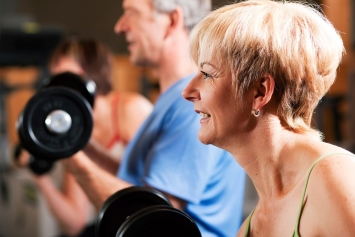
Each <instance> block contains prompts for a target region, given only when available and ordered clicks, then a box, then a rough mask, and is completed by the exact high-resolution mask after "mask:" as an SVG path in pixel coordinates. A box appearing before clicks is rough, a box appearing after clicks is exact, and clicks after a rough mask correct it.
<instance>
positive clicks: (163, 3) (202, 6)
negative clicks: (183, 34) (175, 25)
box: [153, 0, 212, 31]
mask: <svg viewBox="0 0 355 237" xmlns="http://www.w3.org/2000/svg"><path fill="white" fill-rule="evenodd" d="M153 7H154V9H155V10H156V11H157V12H161V13H168V12H172V11H173V10H174V9H176V7H181V9H182V11H183V13H184V22H185V27H186V29H187V30H188V31H190V30H191V29H192V28H193V27H194V26H195V25H196V24H197V23H198V22H199V21H201V19H202V18H203V17H205V16H206V15H207V14H208V13H209V12H210V11H211V8H212V3H211V0H153Z"/></svg>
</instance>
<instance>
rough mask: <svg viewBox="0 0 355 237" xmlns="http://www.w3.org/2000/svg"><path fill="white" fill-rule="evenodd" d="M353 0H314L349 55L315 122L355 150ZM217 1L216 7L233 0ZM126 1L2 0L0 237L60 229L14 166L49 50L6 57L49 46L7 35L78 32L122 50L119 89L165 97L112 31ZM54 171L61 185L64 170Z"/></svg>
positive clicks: (330, 138) (39, 236)
mask: <svg viewBox="0 0 355 237" xmlns="http://www.w3.org/2000/svg"><path fill="white" fill-rule="evenodd" d="M353 1H354V0H319V1H315V2H316V3H318V4H321V6H322V9H323V11H324V13H325V14H326V16H327V17H328V18H329V19H330V21H331V22H332V23H333V24H334V25H335V27H336V28H337V29H338V30H339V31H340V32H341V36H342V38H343V40H344V44H345V47H346V50H347V54H346V55H345V56H344V58H343V62H342V64H341V66H340V68H339V70H338V76H337V79H336V82H335V84H334V85H333V87H332V88H331V90H330V91H329V93H328V94H327V95H326V96H325V97H324V98H323V100H322V102H321V103H320V105H319V106H318V108H317V110H316V111H315V114H314V118H313V124H314V126H316V127H318V128H319V129H320V130H321V131H322V132H323V133H324V134H325V141H327V142H330V143H334V144H338V145H340V146H343V147H345V148H347V149H349V150H351V151H354V145H353V144H354V139H355V138H354V136H353V134H354V132H355V125H354V122H355V118H354V115H353V112H352V110H353V108H354V106H355V98H354V92H353V91H354V90H355V83H354V79H355V78H354V75H355V73H354V63H353V61H354V54H353V47H354V46H355V38H354V34H353V28H354V27H355V24H354V22H353V21H354V20H355V18H354V17H353V15H354V10H353V9H354V4H353ZM212 2H213V6H214V8H217V7H218V6H222V5H224V4H226V3H231V2H233V1H224V0H213V1H212ZM121 5H122V1H121V0H103V1H98V0H60V1H58V0H0V237H14V236H16V237H21V236H26V237H28V236H30V237H54V236H55V235H56V234H57V233H59V228H58V226H57V225H56V222H55V221H54V219H53V217H52V216H51V214H50V213H49V211H48V209H47V207H46V203H45V201H44V200H43V198H42V196H41V194H40V193H39V192H38V190H37V188H36V186H35V185H34V183H33V182H32V180H31V177H32V176H31V174H30V173H29V172H28V171H27V170H24V169H17V168H15V167H14V165H13V162H12V159H13V157H12V152H13V146H14V144H16V143H17V142H18V137H17V134H16V129H15V127H16V120H17V118H18V116H19V113H20V112H21V110H22V108H23V106H24V105H25V103H26V102H27V100H28V99H29V98H30V97H31V96H32V95H33V93H34V92H35V87H34V86H33V85H36V82H38V81H39V80H41V79H43V78H44V77H45V76H46V64H45V61H46V55H40V57H41V58H43V60H42V59H41V60H40V59H36V56H38V55H34V54H33V55H30V56H28V57H27V59H28V60H30V62H28V61H26V62H23V63H19V62H15V63H14V62H10V63H7V61H6V60H7V59H8V57H4V55H5V53H6V49H7V48H8V47H9V46H8V45H11V47H13V46H15V48H16V49H17V50H18V51H21V49H26V47H42V44H38V41H35V42H30V44H29V45H27V44H25V43H24V41H21V40H19V41H16V42H15V41H14V40H10V42H6V41H5V40H4V37H5V35H6V36H8V34H9V32H8V31H6V30H8V29H10V30H17V33H16V34H18V33H19V32H21V33H22V34H23V35H28V34H29V35H31V34H32V35H36V34H39V32H42V33H44V34H48V35H52V36H65V35H68V34H77V35H80V36H86V37H94V38H96V39H99V40H101V41H103V42H105V43H106V44H107V45H108V46H109V47H110V48H111V49H112V50H113V51H114V52H115V56H116V57H115V58H116V59H115V63H116V67H115V71H114V74H115V79H116V80H115V90H118V91H136V92H139V93H142V94H143V95H145V96H146V97H147V98H149V99H150V100H151V101H152V102H154V101H155V99H156V97H157V95H158V87H157V84H156V83H157V78H155V76H154V74H153V73H152V72H150V71H149V70H147V69H142V68H137V67H135V66H133V65H131V64H130V62H129V60H128V56H127V54H128V52H127V50H126V43H125V40H124V37H123V36H117V35H115V34H114V32H113V28H114V25H115V23H116V21H117V19H118V18H119V16H120V15H121V14H122V7H121ZM52 39H53V38H52ZM17 40H18V38H17ZM36 42H37V44H36ZM53 42H55V39H53ZM48 47H49V46H48ZM5 56H6V55H5ZM4 58H5V59H4ZM2 59H4V60H5V61H2ZM35 59H36V60H35ZM22 60H23V58H22ZM31 60H32V62H31ZM10 61H11V60H10ZM14 61H16V60H14ZM58 170H59V171H58ZM52 175H53V177H54V178H55V179H56V180H57V183H58V186H60V179H61V177H60V167H59V168H57V170H55V171H54V172H53V174H52ZM247 187H248V190H247V192H246V197H245V198H246V204H245V213H249V211H250V210H251V209H252V208H253V206H254V205H255V202H256V201H257V198H256V195H255V192H254V190H253V188H252V185H251V184H250V180H248V185H247Z"/></svg>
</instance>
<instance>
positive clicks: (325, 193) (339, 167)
mask: <svg viewBox="0 0 355 237" xmlns="http://www.w3.org/2000/svg"><path fill="white" fill-rule="evenodd" d="M327 147H329V146H327ZM313 164H314V167H313V169H312V170H311V173H310V176H309V183H308V187H307V206H308V208H310V209H312V213H317V217H318V218H317V219H318V222H319V226H320V229H321V230H327V231H328V232H329V233H334V234H335V232H337V231H344V227H346V226H348V225H350V224H351V223H352V224H351V225H353V223H355V205H354V203H355V172H354V171H355V155H354V154H353V153H351V152H349V151H347V150H344V149H342V148H336V147H335V149H330V150H324V151H323V152H322V154H321V155H320V157H319V158H318V159H317V160H316V161H315V162H314V163H313ZM351 228H352V229H351ZM351 228H350V229H345V230H346V231H350V233H355V227H351ZM347 233H349V232H347ZM337 234H339V233H337ZM344 234H345V233H344ZM338 236H347V235H346V234H345V235H342V234H340V235H338Z"/></svg>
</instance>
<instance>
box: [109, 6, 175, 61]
mask: <svg viewBox="0 0 355 237" xmlns="http://www.w3.org/2000/svg"><path fill="white" fill-rule="evenodd" d="M123 10H124V14H123V15H122V16H121V17H120V18H119V19H118V21H117V23H116V25H115V32H116V33H117V34H120V33H123V34H125V37H126V41H127V43H128V50H129V52H130V60H131V62H132V63H134V64H136V65H138V66H154V65H156V64H158V63H159V60H160V52H161V49H162V47H163V46H164V39H165V36H166V29H167V26H168V24H169V17H168V14H160V13H157V12H156V11H154V9H153V5H152V0H124V1H123Z"/></svg>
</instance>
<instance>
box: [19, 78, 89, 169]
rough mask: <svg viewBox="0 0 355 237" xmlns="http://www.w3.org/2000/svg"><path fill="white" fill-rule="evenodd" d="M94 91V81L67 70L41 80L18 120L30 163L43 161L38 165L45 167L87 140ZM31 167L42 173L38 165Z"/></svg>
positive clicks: (76, 148)
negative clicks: (35, 167) (29, 155)
mask: <svg viewBox="0 0 355 237" xmlns="http://www.w3.org/2000/svg"><path fill="white" fill-rule="evenodd" d="M95 93H96V86H95V83H94V82H93V81H91V80H84V79H83V78H82V77H80V76H78V75H76V74H73V73H69V72H66V73H61V74H58V75H55V76H53V77H51V78H50V79H48V80H46V81H45V82H44V85H43V87H42V88H41V89H40V90H39V91H38V92H37V93H36V94H35V95H34V96H33V97H32V98H31V99H30V100H29V101H28V103H27V104H26V106H25V108H24V110H23V111H22V113H21V115H20V116H19V118H18V121H17V133H18V136H19V139H20V143H21V145H22V146H23V147H24V148H25V149H26V150H27V151H28V152H29V153H30V154H31V155H32V158H31V159H32V163H34V164H45V163H46V164H47V165H40V166H39V167H41V166H43V167H46V169H48V167H51V164H52V163H53V162H54V161H56V160H58V159H61V158H66V157H70V156H72V155H74V154H75V153H76V152H78V151H79V150H81V149H82V148H83V147H84V146H85V145H86V144H87V142H88V141H89V139H90V136H91V132H92V128H93V118H92V107H93V104H94V98H95ZM30 164H31V162H30ZM30 168H31V166H30ZM37 168H38V166H37ZM32 171H33V172H35V173H36V174H42V173H44V170H41V168H39V169H36V170H32Z"/></svg>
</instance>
